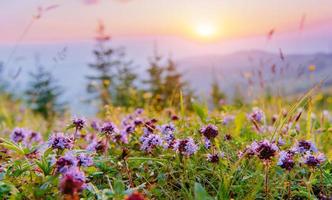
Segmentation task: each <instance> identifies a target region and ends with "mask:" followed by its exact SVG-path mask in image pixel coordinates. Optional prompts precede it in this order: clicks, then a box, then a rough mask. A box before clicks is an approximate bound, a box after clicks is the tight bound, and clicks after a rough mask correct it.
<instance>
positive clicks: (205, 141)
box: [204, 138, 212, 149]
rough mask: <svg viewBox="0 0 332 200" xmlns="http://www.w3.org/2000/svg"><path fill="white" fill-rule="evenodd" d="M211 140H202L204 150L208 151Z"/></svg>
mask: <svg viewBox="0 0 332 200" xmlns="http://www.w3.org/2000/svg"><path fill="white" fill-rule="evenodd" d="M211 145H212V144H211V140H209V139H207V138H204V147H205V148H206V149H210V148H211Z"/></svg>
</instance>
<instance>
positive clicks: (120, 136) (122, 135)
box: [111, 131, 128, 144]
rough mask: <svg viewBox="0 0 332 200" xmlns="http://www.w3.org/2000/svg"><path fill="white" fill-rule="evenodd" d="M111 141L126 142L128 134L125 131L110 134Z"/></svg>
mask: <svg viewBox="0 0 332 200" xmlns="http://www.w3.org/2000/svg"><path fill="white" fill-rule="evenodd" d="M111 137H112V141H113V142H117V143H121V142H122V143H125V144H127V143H128V135H127V133H126V132H123V131H121V132H115V133H114V134H113V135H112V136H111Z"/></svg>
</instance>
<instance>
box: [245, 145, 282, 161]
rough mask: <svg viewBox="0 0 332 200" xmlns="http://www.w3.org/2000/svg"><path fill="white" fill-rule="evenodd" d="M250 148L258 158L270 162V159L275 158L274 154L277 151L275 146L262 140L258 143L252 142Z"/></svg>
mask: <svg viewBox="0 0 332 200" xmlns="http://www.w3.org/2000/svg"><path fill="white" fill-rule="evenodd" d="M251 148H252V149H253V150H254V152H255V154H256V155H257V156H258V158H260V159H262V160H270V159H271V158H272V157H274V156H275V154H276V152H277V151H278V147H277V145H275V144H274V143H271V142H270V141H268V140H263V141H260V142H258V143H257V142H253V144H252V145H251Z"/></svg>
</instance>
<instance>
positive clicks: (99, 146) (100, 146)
mask: <svg viewBox="0 0 332 200" xmlns="http://www.w3.org/2000/svg"><path fill="white" fill-rule="evenodd" d="M86 150H87V151H96V152H97V153H104V152H105V151H106V150H107V145H106V143H105V142H104V141H103V140H100V141H97V140H94V141H93V142H92V143H90V144H89V145H88V146H87V148H86Z"/></svg>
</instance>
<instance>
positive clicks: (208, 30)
mask: <svg viewBox="0 0 332 200" xmlns="http://www.w3.org/2000/svg"><path fill="white" fill-rule="evenodd" d="M195 34H196V36H197V37H199V38H200V39H203V40H213V39H215V38H216V37H217V28H216V26H214V25H213V24H211V23H207V22H205V23H200V24H198V25H197V26H196V27H195Z"/></svg>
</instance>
